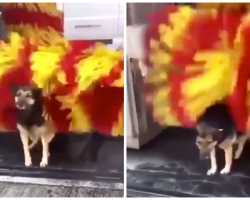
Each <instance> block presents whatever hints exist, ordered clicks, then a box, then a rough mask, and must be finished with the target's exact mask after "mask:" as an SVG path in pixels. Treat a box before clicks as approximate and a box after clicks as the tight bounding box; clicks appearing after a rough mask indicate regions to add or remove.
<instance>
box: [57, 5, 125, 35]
mask: <svg viewBox="0 0 250 200" xmlns="http://www.w3.org/2000/svg"><path fill="white" fill-rule="evenodd" d="M58 8H63V12H64V36H65V37H66V38H67V39H69V40H83V39H84V40H107V39H114V38H123V35H124V33H123V32H124V28H123V26H124V4H123V3H101V2H98V3H63V6H62V5H58Z"/></svg>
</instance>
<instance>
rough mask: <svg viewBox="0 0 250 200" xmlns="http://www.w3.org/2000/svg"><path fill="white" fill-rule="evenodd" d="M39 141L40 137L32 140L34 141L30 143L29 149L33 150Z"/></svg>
mask: <svg viewBox="0 0 250 200" xmlns="http://www.w3.org/2000/svg"><path fill="white" fill-rule="evenodd" d="M37 142H38V139H35V140H33V141H32V143H31V144H30V145H29V150H31V149H32V148H33V147H34V146H35V145H36V144H37Z"/></svg>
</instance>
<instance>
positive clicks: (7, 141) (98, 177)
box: [0, 23, 124, 190]
mask: <svg viewBox="0 0 250 200" xmlns="http://www.w3.org/2000/svg"><path fill="white" fill-rule="evenodd" d="M0 29H1V31H0V32H1V38H3V37H4V32H5V31H4V27H3V23H1V25H0ZM90 149H94V151H95V152H97V151H98V150H99V151H98V158H97V160H96V161H94V162H86V161H85V160H84V158H80V159H79V155H80V153H81V152H82V151H83V150H84V151H85V152H86V154H85V155H84V156H85V158H86V156H87V157H88V152H89V151H90ZM123 149H124V146H123V138H110V137H105V136H99V135H98V134H97V135H96V134H95V136H94V137H92V135H90V134H85V135H76V134H67V133H59V134H57V135H56V137H55V139H54V140H53V142H52V143H51V145H50V152H51V156H50V161H49V166H48V167H46V168H40V167H39V163H40V160H41V156H42V155H41V153H42V151H41V145H40V144H39V145H38V146H37V148H35V149H34V150H32V152H31V156H32V161H33V165H32V166H31V167H25V165H24V154H23V147H22V143H21V140H20V136H19V134H18V133H17V132H15V133H10V132H8V133H1V134H0V181H8V182H28V183H33V184H45V185H54V184H55V185H57V184H61V185H65V186H74V184H76V185H78V186H81V185H82V186H85V187H100V188H110V189H112V188H113V189H119V190H120V189H123V179H124V177H123V176H124V167H123V155H124V151H123ZM25 178H26V179H25ZM29 178H32V179H29ZM86 184H87V185H86Z"/></svg>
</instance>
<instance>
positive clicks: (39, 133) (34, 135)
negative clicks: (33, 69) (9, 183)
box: [11, 84, 55, 167]
mask: <svg viewBox="0 0 250 200" xmlns="http://www.w3.org/2000/svg"><path fill="white" fill-rule="evenodd" d="M11 91H12V95H13V97H14V100H15V107H16V108H17V110H18V113H17V129H18V130H19V132H20V137H21V141H22V144H23V151H24V160H25V166H27V167H28V166H31V165H32V160H31V156H30V150H31V149H32V148H33V147H34V146H35V145H36V144H37V143H38V141H39V140H41V142H42V147H43V152H42V160H41V162H40V167H46V166H47V165H48V159H49V143H50V142H51V141H52V139H53V138H54V136H55V127H54V125H53V123H52V121H50V120H48V119H46V116H45V112H44V107H43V100H42V90H41V89H39V88H35V87H29V86H28V87H26V86H17V85H15V84H12V85H11ZM29 139H30V140H31V141H32V143H31V144H30V145H29Z"/></svg>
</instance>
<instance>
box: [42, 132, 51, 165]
mask: <svg viewBox="0 0 250 200" xmlns="http://www.w3.org/2000/svg"><path fill="white" fill-rule="evenodd" d="M41 140H42V146H43V155H42V161H41V162H40V167H46V166H47V165H48V158H49V143H48V142H47V140H46V138H45V137H44V136H42V137H41Z"/></svg>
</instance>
